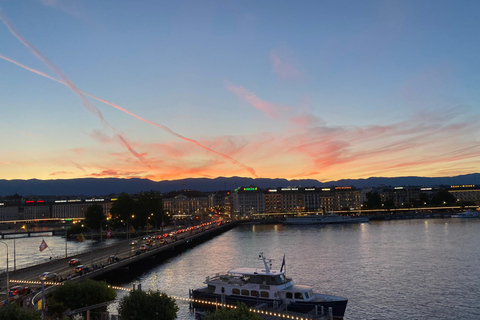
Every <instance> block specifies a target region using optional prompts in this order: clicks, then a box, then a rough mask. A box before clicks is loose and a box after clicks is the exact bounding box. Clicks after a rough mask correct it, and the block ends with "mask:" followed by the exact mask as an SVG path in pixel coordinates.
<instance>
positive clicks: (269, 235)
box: [112, 219, 480, 320]
mask: <svg viewBox="0 0 480 320" xmlns="http://www.w3.org/2000/svg"><path fill="white" fill-rule="evenodd" d="M479 243H480V219H476V220H469V221H466V220H459V219H431V220H428V221H426V220H402V221H387V222H370V223H364V224H354V225H327V226H285V225H256V226H251V225H250V226H241V227H237V228H235V229H233V230H231V231H229V232H226V233H224V234H222V235H220V236H218V237H216V238H214V239H212V240H210V241H208V242H205V243H203V244H201V245H198V246H196V247H194V248H192V249H189V250H188V251H187V252H185V253H182V254H181V255H179V256H176V257H173V258H170V259H167V260H166V261H165V262H164V263H163V264H162V265H159V266H158V267H155V268H154V269H152V270H150V271H148V272H145V273H144V274H142V275H141V276H139V277H138V278H137V279H135V280H134V281H131V282H129V283H123V284H122V285H123V286H127V287H131V286H132V285H133V284H134V283H139V282H140V283H142V287H143V289H145V290H148V289H153V290H157V289H158V290H161V291H163V292H166V293H167V294H170V295H174V296H180V297H187V296H188V289H192V288H195V287H200V286H202V285H203V281H204V280H205V277H206V276H208V275H213V274H215V273H217V272H225V271H227V270H230V269H232V268H235V267H251V266H253V267H262V266H263V265H262V262H261V261H259V260H258V253H259V252H261V251H263V252H265V255H266V257H267V258H273V259H275V260H274V261H273V266H274V268H277V269H278V268H279V267H280V264H281V261H282V257H283V254H284V253H285V254H286V259H287V260H286V261H287V274H288V276H289V277H292V278H293V279H294V281H295V282H296V283H297V284H308V285H311V286H313V288H314V289H315V290H316V291H318V292H321V293H329V294H334V295H338V296H343V297H347V298H348V299H349V302H348V305H347V312H346V318H347V319H348V320H352V319H480V299H479V298H478V297H479V296H480V289H479V288H480V267H479V259H480V246H479V245H478V244H479ZM179 306H180V307H181V310H180V312H179V316H178V318H179V319H193V317H192V316H191V315H190V314H189V310H188V305H187V304H185V303H183V302H179ZM113 309H115V306H112V310H113Z"/></svg>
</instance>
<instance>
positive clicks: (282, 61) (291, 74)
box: [270, 47, 304, 81]
mask: <svg viewBox="0 0 480 320" xmlns="http://www.w3.org/2000/svg"><path fill="white" fill-rule="evenodd" d="M270 62H271V63H272V70H273V72H274V73H275V74H276V75H277V76H278V77H279V78H280V79H281V80H295V81H298V80H302V79H304V76H303V74H302V73H301V72H300V71H299V70H298V68H297V67H295V65H298V62H296V59H295V58H294V55H293V53H292V51H291V50H289V49H286V48H280V47H278V48H275V49H273V50H272V51H271V52H270Z"/></svg>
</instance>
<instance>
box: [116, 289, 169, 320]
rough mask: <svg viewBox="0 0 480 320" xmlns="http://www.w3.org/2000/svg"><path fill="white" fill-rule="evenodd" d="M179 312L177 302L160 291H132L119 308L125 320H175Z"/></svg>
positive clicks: (120, 314)
mask: <svg viewBox="0 0 480 320" xmlns="http://www.w3.org/2000/svg"><path fill="white" fill-rule="evenodd" d="M177 312H178V306H177V305H176V303H175V300H174V299H173V298H171V297H169V296H168V295H166V294H165V293H162V292H159V291H150V292H144V291H141V290H136V291H132V292H130V294H129V295H128V296H125V297H123V298H122V300H121V301H120V305H119V308H118V314H119V316H120V318H121V319H124V320H145V319H149V320H175V319H176V318H177Z"/></svg>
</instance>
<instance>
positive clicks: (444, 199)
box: [432, 189, 457, 206]
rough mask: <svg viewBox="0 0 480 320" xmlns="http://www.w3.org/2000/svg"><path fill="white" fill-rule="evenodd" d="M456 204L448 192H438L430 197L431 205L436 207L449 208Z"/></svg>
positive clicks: (443, 190) (453, 197)
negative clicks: (445, 206)
mask: <svg viewBox="0 0 480 320" xmlns="http://www.w3.org/2000/svg"><path fill="white" fill-rule="evenodd" d="M456 202H457V198H455V196H454V195H453V194H451V193H450V192H448V190H445V189H442V190H438V191H437V192H436V193H435V194H434V195H433V197H432V203H433V204H434V205H436V206H443V205H447V206H451V205H453V204H455V203H456Z"/></svg>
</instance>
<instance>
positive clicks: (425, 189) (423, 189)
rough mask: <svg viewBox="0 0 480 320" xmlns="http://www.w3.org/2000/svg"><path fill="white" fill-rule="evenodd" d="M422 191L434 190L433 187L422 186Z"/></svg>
mask: <svg viewBox="0 0 480 320" xmlns="http://www.w3.org/2000/svg"><path fill="white" fill-rule="evenodd" d="M420 190H422V191H427V190H432V188H420Z"/></svg>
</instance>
